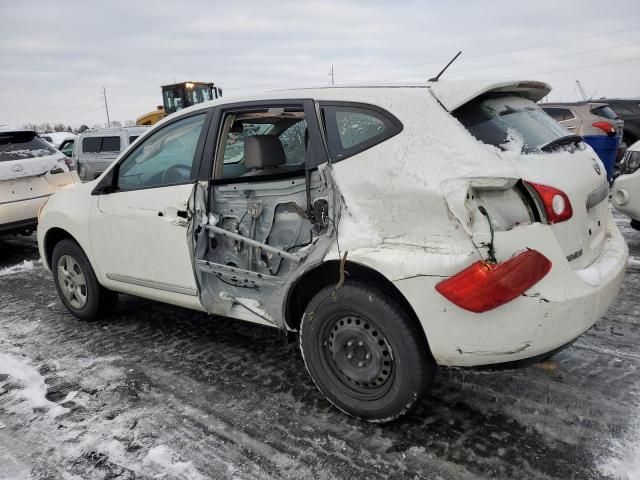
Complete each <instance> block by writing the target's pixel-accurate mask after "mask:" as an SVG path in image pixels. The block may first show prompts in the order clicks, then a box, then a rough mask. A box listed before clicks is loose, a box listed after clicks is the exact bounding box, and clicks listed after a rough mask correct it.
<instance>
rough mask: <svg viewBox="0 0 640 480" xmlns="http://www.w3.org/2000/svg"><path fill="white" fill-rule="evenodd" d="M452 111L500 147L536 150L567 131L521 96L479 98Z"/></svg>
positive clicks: (483, 138)
mask: <svg viewBox="0 0 640 480" xmlns="http://www.w3.org/2000/svg"><path fill="white" fill-rule="evenodd" d="M452 113H453V116H454V117H456V118H457V119H458V120H459V121H460V123H462V124H463V125H464V126H465V127H466V128H467V130H468V131H469V132H470V133H471V134H472V135H473V136H474V137H476V138H477V139H478V140H480V141H481V142H484V143H486V144H488V145H493V146H495V147H499V148H501V149H503V150H513V149H518V150H520V151H521V152H524V153H528V152H537V151H540V150H541V148H542V147H544V146H545V145H547V144H549V143H551V142H553V141H554V140H558V139H559V138H563V137H567V136H568V135H571V134H570V132H569V131H568V130H566V129H565V128H564V127H563V126H561V125H560V124H559V123H558V122H557V121H555V120H554V119H553V118H551V117H550V116H549V115H547V114H546V113H545V112H544V111H543V110H542V109H541V108H540V107H539V106H538V105H536V104H535V103H534V102H532V101H531V100H527V99H525V98H522V97H516V96H508V97H499V98H484V99H483V98H480V99H476V100H473V101H471V102H469V103H467V104H465V105H463V106H462V107H460V108H458V109H456V110H454V111H453V112H452Z"/></svg>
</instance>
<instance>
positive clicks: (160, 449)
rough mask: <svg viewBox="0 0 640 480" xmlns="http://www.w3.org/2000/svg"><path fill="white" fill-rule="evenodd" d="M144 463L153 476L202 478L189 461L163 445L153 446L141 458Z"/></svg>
mask: <svg viewBox="0 0 640 480" xmlns="http://www.w3.org/2000/svg"><path fill="white" fill-rule="evenodd" d="M142 465H144V466H145V467H146V468H147V469H148V470H150V472H151V473H152V474H153V475H154V476H155V477H160V478H163V477H164V476H165V475H168V476H170V477H171V478H174V477H175V478H184V479H189V480H204V478H205V477H204V476H203V475H201V474H200V473H199V472H198V470H196V468H195V467H194V466H193V464H192V463H191V462H183V461H181V460H180V459H179V457H178V456H177V455H176V454H175V452H173V451H172V450H171V449H170V448H168V447H166V446H164V445H158V446H157V447H153V448H152V449H151V450H149V453H147V456H146V457H144V460H142Z"/></svg>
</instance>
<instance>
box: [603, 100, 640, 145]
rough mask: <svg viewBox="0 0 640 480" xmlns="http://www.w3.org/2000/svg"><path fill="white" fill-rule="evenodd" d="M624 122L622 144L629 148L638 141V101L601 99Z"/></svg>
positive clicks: (639, 115)
mask: <svg viewBox="0 0 640 480" xmlns="http://www.w3.org/2000/svg"><path fill="white" fill-rule="evenodd" d="M601 101H603V102H607V104H609V106H610V107H611V108H612V109H613V110H614V111H615V112H616V115H617V116H618V118H621V119H622V120H623V121H624V127H623V133H622V142H623V143H624V144H626V145H627V146H631V145H633V144H634V143H636V142H637V141H638V140H640V99H637V98H636V99H624V98H606V99H605V98H603V99H601Z"/></svg>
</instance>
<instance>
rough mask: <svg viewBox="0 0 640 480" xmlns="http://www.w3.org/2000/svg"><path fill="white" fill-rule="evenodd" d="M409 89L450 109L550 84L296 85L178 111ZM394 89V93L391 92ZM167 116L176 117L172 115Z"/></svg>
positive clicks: (537, 94)
mask: <svg viewBox="0 0 640 480" xmlns="http://www.w3.org/2000/svg"><path fill="white" fill-rule="evenodd" d="M406 89H424V90H425V91H427V90H430V91H432V92H433V93H434V94H435V96H436V97H437V98H438V100H439V101H440V103H441V104H442V105H443V106H444V107H445V108H446V109H447V110H449V111H451V110H454V109H456V108H457V107H459V106H461V105H464V104H465V103H467V102H469V101H470V100H473V99H474V98H476V97H478V96H480V95H482V94H484V93H487V92H490V91H498V92H509V93H518V94H521V95H522V96H524V97H525V98H528V99H530V100H532V101H534V102H537V101H538V100H540V99H542V98H544V97H545V96H546V95H547V94H548V93H549V92H550V91H551V87H550V86H549V85H548V84H546V83H544V82H538V81H535V80H507V81H492V80H463V81H459V80H440V81H438V82H424V83H394V84H364V85H362V84H361V85H344V86H324V87H310V88H296V89H286V90H271V91H267V92H261V93H254V94H250V95H243V96H240V95H239V96H235V97H224V98H218V99H215V100H211V101H209V102H204V103H199V104H197V105H193V106H191V107H187V108H184V109H182V110H179V111H178V112H176V114H178V115H181V114H184V113H190V112H197V111H199V110H204V109H207V108H210V107H212V106H215V105H227V104H232V103H237V102H253V101H261V100H283V99H291V100H302V99H308V98H313V99H314V100H320V101H323V100H325V101H328V100H344V99H345V98H346V97H348V99H349V100H350V101H355V102H357V101H362V102H373V103H375V101H376V99H377V98H384V97H386V96H388V95H392V94H393V95H397V94H399V93H400V92H401V91H402V90H406ZM391 92H393V93H391ZM166 118H175V117H172V116H171V115H170V116H169V117H165V119H163V120H162V121H161V123H164V122H165V121H166Z"/></svg>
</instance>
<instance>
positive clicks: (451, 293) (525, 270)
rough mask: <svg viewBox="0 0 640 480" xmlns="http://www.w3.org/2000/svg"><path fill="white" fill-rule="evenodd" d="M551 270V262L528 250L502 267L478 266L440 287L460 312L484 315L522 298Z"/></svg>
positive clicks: (498, 265)
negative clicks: (462, 309) (463, 310)
mask: <svg viewBox="0 0 640 480" xmlns="http://www.w3.org/2000/svg"><path fill="white" fill-rule="evenodd" d="M549 270H551V261H550V260H549V259H548V258H547V257H545V256H544V255H542V254H541V253H540V252H538V251H537V250H527V251H526V252H522V253H520V254H518V255H516V256H515V257H513V258H510V259H509V260H507V261H506V262H502V263H488V262H482V261H479V262H476V263H474V264H472V265H471V266H469V267H467V268H465V269H464V270H462V271H461V272H459V273H457V274H455V275H454V276H453V277H450V278H448V279H446V280H443V281H441V282H440V283H438V284H437V285H436V290H437V291H438V292H439V293H440V294H441V295H443V296H444V297H445V298H446V299H447V300H449V301H451V302H452V303H454V304H456V305H457V306H459V307H460V308H464V309H465V310H469V311H471V312H475V313H482V312H486V311H488V310H492V309H494V308H497V307H499V306H500V305H504V304H505V303H507V302H510V301H511V300H513V299H515V298H517V297H519V296H520V295H522V294H523V293H524V292H526V291H527V290H528V289H530V288H531V287H532V286H533V285H535V284H536V283H538V282H539V281H540V280H541V279H542V278H543V277H544V276H545V275H546V274H547V273H549Z"/></svg>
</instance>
